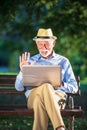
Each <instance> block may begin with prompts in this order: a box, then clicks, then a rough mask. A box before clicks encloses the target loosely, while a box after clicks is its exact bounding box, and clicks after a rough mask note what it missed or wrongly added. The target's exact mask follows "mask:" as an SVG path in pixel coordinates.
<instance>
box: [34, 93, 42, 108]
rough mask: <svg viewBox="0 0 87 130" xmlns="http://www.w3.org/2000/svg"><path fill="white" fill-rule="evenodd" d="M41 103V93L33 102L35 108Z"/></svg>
mask: <svg viewBox="0 0 87 130" xmlns="http://www.w3.org/2000/svg"><path fill="white" fill-rule="evenodd" d="M40 105H41V97H40V96H39V95H36V97H35V99H34V102H33V108H38V107H39V106H40Z"/></svg>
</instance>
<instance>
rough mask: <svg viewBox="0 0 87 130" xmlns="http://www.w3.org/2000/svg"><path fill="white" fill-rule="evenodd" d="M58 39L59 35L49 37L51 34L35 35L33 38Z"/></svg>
mask: <svg viewBox="0 0 87 130" xmlns="http://www.w3.org/2000/svg"><path fill="white" fill-rule="evenodd" d="M40 38H41V39H55V40H56V39H57V37H56V36H52V37H49V36H36V37H34V38H33V40H34V41H35V40H37V39H40Z"/></svg>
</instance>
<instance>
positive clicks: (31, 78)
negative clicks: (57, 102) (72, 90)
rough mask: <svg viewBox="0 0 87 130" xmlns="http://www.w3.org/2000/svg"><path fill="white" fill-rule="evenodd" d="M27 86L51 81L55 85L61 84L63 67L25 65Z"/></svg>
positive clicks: (25, 83) (24, 73) (23, 69)
mask: <svg viewBox="0 0 87 130" xmlns="http://www.w3.org/2000/svg"><path fill="white" fill-rule="evenodd" d="M22 73H23V84H24V86H25V87H37V86H40V85H42V84H44V83H50V84H52V86H53V87H59V86H61V67H60V66H57V65H24V66H23V68H22Z"/></svg>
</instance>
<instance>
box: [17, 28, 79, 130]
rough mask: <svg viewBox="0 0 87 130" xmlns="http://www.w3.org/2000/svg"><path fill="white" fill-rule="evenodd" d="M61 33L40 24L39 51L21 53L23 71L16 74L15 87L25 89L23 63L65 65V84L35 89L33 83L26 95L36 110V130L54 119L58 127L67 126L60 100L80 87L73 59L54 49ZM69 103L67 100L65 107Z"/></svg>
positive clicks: (28, 104)
mask: <svg viewBox="0 0 87 130" xmlns="http://www.w3.org/2000/svg"><path fill="white" fill-rule="evenodd" d="M56 39H57V37H56V36H54V35H53V33H52V30H51V29H50V28H48V29H43V28H40V29H39V30H38V32H37V36H36V37H34V39H33V40H34V41H35V43H36V45H37V49H38V51H39V54H36V55H34V56H30V52H28V53H27V52H25V53H23V54H22V55H21V56H20V72H19V74H18V75H17V77H16V81H15V88H16V89H17V90H18V91H23V90H24V86H23V77H22V66H23V65H32V64H33V65H58V66H61V68H62V84H61V86H60V87H57V88H54V87H53V86H52V85H51V84H49V83H44V84H42V85H40V86H38V87H35V88H33V89H31V87H30V86H29V87H28V88H27V89H26V91H25V95H26V98H27V106H28V109H33V110H34V123H33V130H47V128H48V120H49V119H50V120H51V122H52V125H53V128H54V130H65V125H64V122H63V119H62V116H61V112H60V104H58V103H59V101H60V100H61V99H63V100H66V98H67V94H66V93H75V92H77V90H78V87H77V82H76V80H75V76H74V73H73V70H72V67H71V64H70V62H69V60H68V59H67V58H66V57H64V56H61V55H59V54H57V53H55V52H54V46H55V44H56ZM64 107H65V104H64V106H63V108H64Z"/></svg>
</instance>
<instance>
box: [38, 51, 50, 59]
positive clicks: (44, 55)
mask: <svg viewBox="0 0 87 130" xmlns="http://www.w3.org/2000/svg"><path fill="white" fill-rule="evenodd" d="M39 52H40V54H41V55H42V56H43V57H47V56H49V55H50V54H51V52H52V50H50V51H49V50H39Z"/></svg>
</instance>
